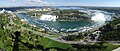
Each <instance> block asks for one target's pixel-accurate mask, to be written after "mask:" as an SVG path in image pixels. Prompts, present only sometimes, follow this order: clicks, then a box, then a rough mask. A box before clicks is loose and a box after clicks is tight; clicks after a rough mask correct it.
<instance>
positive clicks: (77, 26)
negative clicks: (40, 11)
mask: <svg viewBox="0 0 120 51" xmlns="http://www.w3.org/2000/svg"><path fill="white" fill-rule="evenodd" d="M17 16H18V17H20V18H21V19H27V20H28V23H29V24H34V25H36V26H38V27H41V28H44V29H46V30H49V31H54V32H76V31H79V30H83V27H91V26H93V25H95V24H96V23H95V22H89V21H84V22H83V21H81V22H80V21H42V20H40V19H36V18H33V17H30V16H27V15H26V14H23V13H21V14H17Z"/></svg>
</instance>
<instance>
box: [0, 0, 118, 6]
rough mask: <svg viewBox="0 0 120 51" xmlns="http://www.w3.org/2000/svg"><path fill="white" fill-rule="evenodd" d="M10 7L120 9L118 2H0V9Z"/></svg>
mask: <svg viewBox="0 0 120 51" xmlns="http://www.w3.org/2000/svg"><path fill="white" fill-rule="evenodd" d="M10 6H107V7H120V0H0V7H10Z"/></svg>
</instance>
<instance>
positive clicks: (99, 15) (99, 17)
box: [91, 13, 106, 22]
mask: <svg viewBox="0 0 120 51" xmlns="http://www.w3.org/2000/svg"><path fill="white" fill-rule="evenodd" d="M91 20H93V21H95V22H98V21H106V18H105V15H104V14H103V13H97V14H96V15H95V16H93V17H92V18H91Z"/></svg>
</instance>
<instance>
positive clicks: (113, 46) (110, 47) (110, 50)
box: [103, 44, 120, 51]
mask: <svg viewBox="0 0 120 51" xmlns="http://www.w3.org/2000/svg"><path fill="white" fill-rule="evenodd" d="M118 47H120V45H112V44H110V45H109V47H107V48H106V49H104V50H103V51H112V50H114V49H116V48H118Z"/></svg>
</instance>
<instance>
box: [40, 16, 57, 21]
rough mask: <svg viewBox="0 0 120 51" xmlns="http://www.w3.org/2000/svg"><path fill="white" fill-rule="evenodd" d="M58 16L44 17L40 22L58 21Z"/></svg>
mask: <svg viewBox="0 0 120 51" xmlns="http://www.w3.org/2000/svg"><path fill="white" fill-rule="evenodd" d="M56 19H57V16H53V15H42V16H41V17H40V20H45V21H56Z"/></svg>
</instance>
